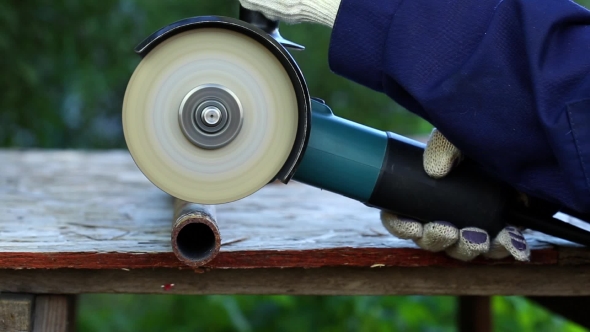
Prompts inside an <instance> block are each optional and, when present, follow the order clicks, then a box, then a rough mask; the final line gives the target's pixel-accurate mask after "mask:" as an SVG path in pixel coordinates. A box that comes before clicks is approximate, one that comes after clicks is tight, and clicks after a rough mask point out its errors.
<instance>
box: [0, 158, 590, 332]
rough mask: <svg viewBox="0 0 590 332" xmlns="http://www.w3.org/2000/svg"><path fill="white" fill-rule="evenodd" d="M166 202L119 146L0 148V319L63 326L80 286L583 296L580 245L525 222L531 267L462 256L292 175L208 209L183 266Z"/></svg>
mask: <svg viewBox="0 0 590 332" xmlns="http://www.w3.org/2000/svg"><path fill="white" fill-rule="evenodd" d="M172 204H173V199H172V198H171V197H170V196H168V195H166V194H165V193H163V192H162V191H160V190H159V189H158V188H156V187H155V186H154V185H152V184H151V183H150V182H149V181H148V180H147V179H146V178H145V177H144V176H143V174H142V173H141V172H140V171H139V170H138V169H137V167H136V166H135V164H134V163H133V161H132V159H131V157H130V156H129V154H128V152H126V151H107V152H82V151H12V150H3V151H0V212H1V213H0V235H1V241H0V292H1V293H2V294H7V293H10V294H9V295H3V297H0V317H4V318H1V319H0V327H3V325H2V324H10V322H13V323H14V324H21V325H18V326H21V327H22V330H23V331H29V330H35V331H37V330H38V328H39V326H43V324H45V325H46V326H53V327H55V329H54V330H55V331H62V330H63V331H65V326H67V324H66V323H65V322H66V318H68V317H69V318H71V317H72V311H71V310H68V308H72V303H74V300H73V297H68V296H66V295H68V294H71V295H75V294H83V293H145V294H162V293H178V294H292V295H297V294H314V295H402V294H414V295H457V296H459V295H461V296H490V295H527V296H582V295H584V296H588V295H590V251H589V250H587V249H585V248H581V247H579V246H576V245H573V244H571V243H569V242H566V241H562V240H559V239H556V238H552V237H549V236H545V235H543V234H539V233H535V232H527V233H526V234H525V235H526V237H527V240H528V241H529V243H530V244H531V245H532V247H533V250H532V259H531V262H529V263H519V262H515V261H514V260H512V259H505V260H500V261H492V260H486V259H476V260H475V261H473V262H470V263H461V262H458V261H455V260H453V259H451V258H448V257H447V256H446V255H445V254H442V253H429V252H426V251H423V250H420V249H418V248H417V247H416V246H415V245H414V244H413V243H412V242H410V241H404V240H399V239H397V238H395V237H393V236H391V235H389V234H388V233H387V232H386V231H385V229H384V228H383V226H382V225H381V223H380V221H379V213H378V211H377V210H375V209H372V208H369V207H366V206H364V205H363V204H361V203H359V202H356V201H353V200H350V199H347V198H344V197H341V196H338V195H335V194H332V193H330V192H326V191H322V190H320V189H317V188H313V187H309V186H306V185H302V184H299V183H290V184H289V185H286V186H285V185H283V184H270V185H268V186H266V187H265V188H263V189H262V190H260V191H259V192H257V193H255V194H254V195H252V196H250V197H247V198H245V199H243V200H240V201H237V202H233V203H230V204H225V205H221V206H218V207H217V219H218V224H219V228H220V232H221V236H222V246H221V251H220V253H219V255H218V256H217V257H216V258H215V259H214V260H213V261H211V262H210V263H209V264H207V265H206V266H204V267H202V268H196V269H195V268H190V267H188V266H186V265H185V264H183V263H182V262H180V261H179V260H178V259H177V258H176V257H175V256H174V254H173V253H172V249H171V246H170V231H171V225H172V214H173V211H172ZM569 221H570V222H574V223H575V222H576V220H569ZM56 294H57V295H56ZM469 299H472V300H473V301H478V300H477V298H465V300H466V301H472V300H469ZM480 299H481V298H480ZM484 299H485V298H484ZM15 301H16V302H15ZM14 303H19V305H13V304H14ZM49 303H55V306H51V305H49ZM466 303H468V306H469V305H471V304H472V303H474V302H466ZM482 303H483V304H482V306H481V308H486V307H485V306H486V302H485V301H484V302H482ZM487 305H489V303H488V304H487ZM468 306H466V307H464V308H467V307H468ZM50 308H53V309H51V310H50ZM15 310H16V311H15ZM488 310H489V309H488ZM17 311H18V312H19V313H20V314H15V312H17ZM7 315H8V316H7ZM10 315H12V316H10ZM23 315H24V316H23ZM27 315H28V316H27ZM470 315H471V316H466V317H472V316H473V315H474V314H473V313H471V314H470ZM6 317H21V318H22V317H25V318H23V319H21V320H18V319H13V320H11V321H10V322H8V321H7V319H6ZM31 317H33V318H31ZM473 317H474V316H473ZM51 319H54V320H53V321H52V320H51ZM17 321H18V322H17ZM57 321H60V322H64V323H63V324H61V323H60V324H58V323H56V322H57ZM33 322H35V323H33ZM48 322H49V323H48ZM51 322H53V323H51ZM23 324H24V325H23ZM27 324H28V325H27ZM25 325H26V326H25ZM5 326H13V325H4V327H5ZM14 326H16V325H14ZM70 326H71V324H70ZM0 330H6V328H5V329H1V328H0ZM8 330H10V327H9V328H8ZM45 330H50V329H45Z"/></svg>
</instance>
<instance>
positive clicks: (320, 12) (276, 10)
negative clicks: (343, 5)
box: [240, 0, 340, 28]
mask: <svg viewBox="0 0 590 332" xmlns="http://www.w3.org/2000/svg"><path fill="white" fill-rule="evenodd" d="M240 4H241V5H242V7H244V8H246V9H250V10H254V11H257V12H260V13H262V14H263V15H264V16H266V18H268V19H271V20H279V21H281V22H285V23H290V24H295V23H303V22H308V23H318V24H322V25H325V26H328V27H330V28H332V27H333V26H334V21H335V20H336V14H337V13H338V7H339V6H340V0H240Z"/></svg>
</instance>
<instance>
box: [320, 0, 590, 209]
mask: <svg viewBox="0 0 590 332" xmlns="http://www.w3.org/2000/svg"><path fill="white" fill-rule="evenodd" d="M329 61H330V67H331V69H332V71H333V72H335V73H336V74H338V75H341V76H343V77H346V78H348V79H350V80H352V81H355V82H357V83H359V84H362V85H364V86H367V87H369V88H372V89H374V90H376V91H380V92H383V93H385V94H387V95H388V96H390V97H391V98H392V99H394V100H395V101H397V102H398V103H399V104H400V105H402V106H403V107H405V108H406V109H408V110H409V111H411V112H413V113H415V114H417V115H419V116H421V117H422V118H424V119H426V120H427V121H429V122H430V123H431V124H432V125H433V126H435V127H437V128H438V129H439V130H440V131H441V132H442V133H443V134H444V135H445V136H446V137H447V138H448V139H449V140H450V141H451V142H453V143H454V144H455V145H456V146H457V147H458V148H459V149H461V150H462V151H463V152H464V154H465V155H466V156H468V157H469V158H471V159H473V160H475V161H476V162H478V163H480V164H481V165H482V167H484V168H486V169H487V171H489V172H490V173H492V174H494V175H495V176H497V177H498V178H500V179H502V180H504V181H506V182H508V183H510V184H512V185H513V186H515V187H516V188H517V189H519V190H521V191H522V192H525V193H528V194H530V195H533V196H537V197H540V198H544V199H546V200H549V201H551V202H555V203H557V204H559V205H561V206H563V207H566V208H570V209H573V210H575V211H578V212H581V213H590V12H589V11H588V10H586V9H584V8H583V7H581V6H579V5H577V4H575V3H573V2H570V1H568V0H534V1H533V0H504V1H501V0H437V1H433V0H362V1H361V0H343V1H342V3H341V6H340V9H339V12H338V15H337V17H336V22H335V25H334V28H333V31H332V36H331V41H330V50H329Z"/></svg>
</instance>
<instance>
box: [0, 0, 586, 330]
mask: <svg viewBox="0 0 590 332" xmlns="http://www.w3.org/2000/svg"><path fill="white" fill-rule="evenodd" d="M584 1H586V2H583V4H585V5H589V4H590V0H584ZM208 14H216V15H227V16H234V17H235V16H236V15H237V2H236V1H235V0H216V1H180V0H175V1H166V2H164V1H157V0H142V1H139V0H102V1H80V0H52V1H49V0H31V1H19V0H4V1H1V2H0V53H1V54H2V57H1V58H0V72H1V73H2V76H3V80H2V81H1V82H0V91H1V92H0V94H1V95H0V96H1V98H0V109H1V110H2V111H1V112H0V123H1V126H2V127H1V128H2V130H1V131H0V146H3V147H42V148H84V149H108V148H125V142H124V139H123V135H122V129H121V121H120V117H121V113H120V112H121V102H122V98H123V95H124V92H125V88H126V84H127V82H128V79H129V77H130V76H131V74H132V72H133V70H134V69H135V67H136V66H137V64H138V63H139V60H140V59H139V57H137V56H136V55H135V54H134V53H133V52H132V50H133V47H134V46H135V45H136V44H137V43H138V42H140V41H141V40H142V39H143V38H145V37H146V36H148V35H149V34H150V33H151V32H153V31H154V30H156V29H158V28H160V27H162V26H164V25H166V24H169V23H171V22H173V21H176V20H178V19H181V18H185V17H189V16H196V15H208ZM281 30H282V34H283V35H284V36H285V37H286V38H289V39H292V40H293V41H295V42H298V43H301V44H303V45H305V46H306V47H307V50H306V51H304V52H294V54H293V55H294V57H295V58H296V60H297V61H298V63H299V65H300V66H301V68H302V70H303V72H304V74H305V76H306V80H307V82H308V84H309V88H310V91H311V93H312V94H313V95H314V96H317V97H320V98H323V99H325V100H326V101H327V102H328V104H329V105H330V106H331V107H332V108H333V109H334V111H335V113H337V114H338V115H340V116H342V117H345V118H348V119H351V120H354V121H357V122H360V123H364V124H366V125H369V126H372V127H376V128H379V129H385V130H391V131H394V132H398V133H400V134H404V135H416V134H424V133H427V132H428V131H429V130H430V129H431V126H430V125H429V124H428V123H426V122H425V121H423V120H421V119H419V118H417V117H416V116H413V115H412V114H409V113H408V112H406V111H405V110H403V109H402V108H401V107H399V106H398V105H396V104H395V103H394V102H392V101H391V100H389V99H388V98H387V97H385V96H384V95H381V94H378V93H376V92H374V91H371V90H369V89H367V88H364V87H362V86H359V85H357V84H355V83H352V82H350V81H347V80H345V79H343V78H341V77H338V76H336V75H334V74H333V73H331V72H330V70H329V67H328V61H327V54H328V42H329V37H330V31H329V29H327V28H324V27H321V26H314V25H293V26H287V25H282V27H281ZM351 51H353V50H351ZM493 304H494V305H493V309H494V315H495V322H496V330H497V331H582V329H581V328H579V327H577V326H576V325H573V324H571V323H568V322H566V321H564V320H562V319H561V318H559V317H557V316H554V315H552V314H550V313H548V312H547V311H545V310H543V309H541V308H539V307H537V306H535V305H533V304H531V303H529V302H528V301H526V300H525V299H523V298H520V297H496V298H494V302H493ZM455 312H456V310H455V301H454V299H453V298H450V297H422V296H400V297H386V296H383V297H366V296H360V297H294V296H174V295H87V296H83V297H82V299H81V303H80V318H79V327H80V331H210V330H215V331H308V330H313V331H453V330H454V329H455V326H454V315H455Z"/></svg>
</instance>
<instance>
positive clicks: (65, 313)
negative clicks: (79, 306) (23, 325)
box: [33, 295, 76, 332]
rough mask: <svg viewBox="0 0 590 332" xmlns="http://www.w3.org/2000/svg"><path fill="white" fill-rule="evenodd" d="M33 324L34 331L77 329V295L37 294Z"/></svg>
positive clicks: (62, 331)
mask: <svg viewBox="0 0 590 332" xmlns="http://www.w3.org/2000/svg"><path fill="white" fill-rule="evenodd" d="M33 326H34V328H33V332H71V331H75V328H76V326H75V296H73V295H39V296H37V297H36V298H35V313H34V325H33Z"/></svg>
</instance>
